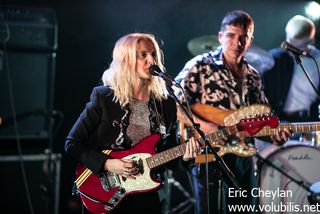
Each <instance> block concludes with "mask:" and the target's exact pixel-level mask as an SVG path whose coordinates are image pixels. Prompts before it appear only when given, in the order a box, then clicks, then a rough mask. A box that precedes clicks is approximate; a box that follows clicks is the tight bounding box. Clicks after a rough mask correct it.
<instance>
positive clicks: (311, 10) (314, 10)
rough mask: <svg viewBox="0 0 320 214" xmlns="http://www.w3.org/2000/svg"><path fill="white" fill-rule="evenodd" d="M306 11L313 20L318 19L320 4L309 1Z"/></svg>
mask: <svg viewBox="0 0 320 214" xmlns="http://www.w3.org/2000/svg"><path fill="white" fill-rule="evenodd" d="M304 10H305V13H306V15H307V16H308V17H309V18H311V19H312V20H314V21H316V20H318V19H319V18H320V4H319V3H317V2H315V1H312V2H309V3H308V4H307V5H306V6H305V8H304Z"/></svg>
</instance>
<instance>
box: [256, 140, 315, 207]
mask: <svg viewBox="0 0 320 214" xmlns="http://www.w3.org/2000/svg"><path fill="white" fill-rule="evenodd" d="M260 156H261V157H262V158H265V159H266V161H263V160H259V163H260V166H259V183H260V188H261V189H260V191H259V192H260V194H259V196H260V206H263V205H264V206H270V205H271V206H272V207H273V208H272V210H275V209H277V210H279V209H282V211H284V212H282V211H281V212H280V213H294V212H293V210H292V208H293V206H296V207H299V208H300V209H302V207H303V205H304V204H306V205H308V204H310V203H309V201H308V195H309V194H308V191H307V190H306V189H305V188H303V187H301V186H299V185H298V184H297V183H295V182H294V181H293V180H292V179H291V178H289V177H287V176H286V175H284V174H283V173H281V172H279V171H278V170H277V169H275V168H274V167H272V166H271V165H270V164H268V163H267V161H269V162H271V163H272V164H274V165H275V166H277V167H278V168H280V169H281V170H283V171H284V172H286V173H287V174H289V175H290V176H291V177H293V178H294V179H296V180H297V181H302V182H304V184H305V185H306V186H307V187H310V186H311V185H312V184H315V183H317V182H319V181H320V151H319V150H318V149H316V148H314V147H312V146H310V143H308V142H300V141H289V142H288V143H286V145H284V146H282V147H280V148H279V147H276V146H270V147H269V148H266V149H265V150H263V151H262V152H261V153H260ZM256 193H257V192H256ZM273 194H274V195H273ZM281 206H282V208H281ZM272 210H271V211H272ZM290 210H291V211H290ZM269 211H270V210H269ZM277 213H279V212H277ZM300 213H301V212H300ZM302 213H303V212H302Z"/></svg>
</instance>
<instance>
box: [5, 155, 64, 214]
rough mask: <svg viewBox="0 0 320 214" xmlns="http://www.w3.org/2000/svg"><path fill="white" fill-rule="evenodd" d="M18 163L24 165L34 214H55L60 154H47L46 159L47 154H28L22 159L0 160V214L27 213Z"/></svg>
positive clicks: (26, 202)
mask: <svg viewBox="0 0 320 214" xmlns="http://www.w3.org/2000/svg"><path fill="white" fill-rule="evenodd" d="M21 159H22V160H23V162H24V168H25V172H26V178H27V182H28V187H29V192H30V199H31V204H32V207H33V210H34V213H48V214H59V189H60V169H61V154H59V153H55V154H51V155H50V159H49V156H48V154H28V155H23V156H22V157H20V156H18V155H6V156H0V168H1V176H0V188H1V192H2V194H1V196H0V200H1V212H2V213H10V214H20V213H30V208H29V205H28V200H27V194H26V190H25V186H24V182H23V175H22V171H21V162H20V160H21ZM49 160H50V161H49ZM49 163H51V164H50V165H51V167H49ZM50 168H51V170H50ZM49 170H50V171H49ZM49 172H50V173H49Z"/></svg>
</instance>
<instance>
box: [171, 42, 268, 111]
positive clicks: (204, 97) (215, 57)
mask: <svg viewBox="0 0 320 214" xmlns="http://www.w3.org/2000/svg"><path fill="white" fill-rule="evenodd" d="M243 69H244V73H245V74H246V75H245V77H244V78H238V77H237V76H235V75H234V74H233V73H232V72H231V70H230V68H228V66H227V64H225V62H224V60H223V57H222V51H221V48H218V49H217V50H216V51H214V52H213V51H211V52H209V53H205V54H202V55H198V56H196V57H195V58H193V59H191V60H190V61H189V62H187V63H186V65H185V67H184V68H183V69H182V71H181V72H180V73H179V75H178V76H177V77H176V81H178V82H181V84H182V86H183V87H184V89H185V92H186V95H187V99H188V101H189V103H190V105H192V104H194V103H201V104H209V105H212V106H214V107H218V108H221V109H239V108H241V107H244V106H247V105H250V104H258V103H259V104H262V103H268V101H267V98H266V97H265V94H264V92H263V90H262V81H261V79H260V75H259V73H258V72H257V71H256V70H255V69H254V68H253V67H252V66H251V65H249V64H248V63H247V61H246V60H245V59H244V63H243Z"/></svg>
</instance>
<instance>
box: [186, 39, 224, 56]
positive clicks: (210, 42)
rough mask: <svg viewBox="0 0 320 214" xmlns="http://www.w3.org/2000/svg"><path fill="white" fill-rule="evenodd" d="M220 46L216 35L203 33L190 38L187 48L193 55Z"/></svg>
mask: <svg viewBox="0 0 320 214" xmlns="http://www.w3.org/2000/svg"><path fill="white" fill-rule="evenodd" d="M219 46H220V43H219V41H218V37H217V36H216V35H205V36H199V37H196V38H193V39H191V40H190V41H189V42H188V50H189V51H190V53H191V54H192V55H193V56H197V55H199V54H203V53H206V52H209V51H211V50H214V49H216V48H217V47H219Z"/></svg>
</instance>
